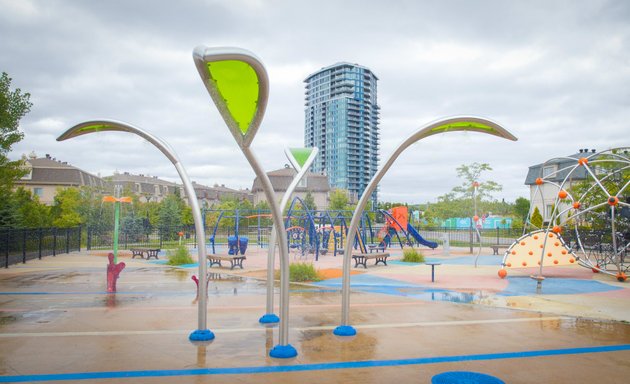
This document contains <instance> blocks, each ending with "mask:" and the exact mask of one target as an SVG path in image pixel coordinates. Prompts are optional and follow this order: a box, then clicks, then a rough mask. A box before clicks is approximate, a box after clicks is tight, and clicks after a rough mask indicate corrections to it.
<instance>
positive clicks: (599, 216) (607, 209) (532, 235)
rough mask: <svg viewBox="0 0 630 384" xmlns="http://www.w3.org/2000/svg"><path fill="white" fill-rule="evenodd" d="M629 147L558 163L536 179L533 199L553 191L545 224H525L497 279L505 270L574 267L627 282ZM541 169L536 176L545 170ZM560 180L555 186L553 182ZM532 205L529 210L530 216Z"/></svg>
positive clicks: (540, 275)
mask: <svg viewBox="0 0 630 384" xmlns="http://www.w3.org/2000/svg"><path fill="white" fill-rule="evenodd" d="M628 150H629V148H615V149H610V150H606V151H602V152H597V153H591V154H587V153H584V157H578V158H574V157H563V158H556V159H551V160H548V161H547V162H545V164H547V163H549V162H551V161H554V160H557V159H562V160H564V161H568V162H569V165H568V166H566V167H563V168H561V169H556V170H555V171H554V172H551V173H549V174H548V175H545V176H543V175H540V176H541V177H539V178H537V179H536V189H535V192H534V196H539V197H540V198H541V200H542V201H544V200H543V199H542V197H543V194H544V193H543V192H545V191H546V192H547V193H549V192H550V191H552V192H553V193H555V198H554V204H553V211H552V212H551V215H550V220H549V222H548V224H547V225H546V226H543V228H537V227H536V226H535V225H533V224H532V223H531V220H529V221H528V223H527V226H526V228H525V231H527V230H529V231H531V232H529V233H525V234H524V235H523V236H522V237H521V238H520V239H518V240H517V241H516V242H514V244H512V245H511V246H510V247H509V248H508V250H507V251H506V252H505V254H504V257H503V261H502V263H501V267H502V268H501V269H500V270H499V276H500V277H502V278H503V277H505V276H507V271H506V268H508V269H509V268H520V267H529V266H538V267H539V274H538V276H535V278H537V279H539V281H542V279H543V278H544V277H543V267H547V266H560V265H570V264H574V263H577V264H579V265H581V266H583V267H585V268H589V269H591V270H592V271H593V272H595V273H600V272H601V273H605V274H608V275H611V276H614V277H616V278H617V280H619V281H625V280H626V279H627V273H628V270H629V269H630V260H629V259H628V256H629V253H630V252H629V251H630V201H629V200H628V193H627V190H628V188H629V187H628V186H629V185H630V156H629V155H628ZM545 164H543V166H542V167H541V172H542V170H543V169H544V168H545ZM558 179H560V182H557V181H554V180H558ZM533 209H534V205H533V204H532V207H531V208H530V212H529V216H528V217H531V216H532V212H533Z"/></svg>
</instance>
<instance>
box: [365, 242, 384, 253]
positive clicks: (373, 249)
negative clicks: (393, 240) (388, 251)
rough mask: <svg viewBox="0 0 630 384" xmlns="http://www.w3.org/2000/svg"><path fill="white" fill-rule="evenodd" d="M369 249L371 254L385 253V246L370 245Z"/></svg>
mask: <svg viewBox="0 0 630 384" xmlns="http://www.w3.org/2000/svg"><path fill="white" fill-rule="evenodd" d="M367 247H368V251H369V252H370V253H372V252H374V251H381V252H385V244H369V245H368V246H367Z"/></svg>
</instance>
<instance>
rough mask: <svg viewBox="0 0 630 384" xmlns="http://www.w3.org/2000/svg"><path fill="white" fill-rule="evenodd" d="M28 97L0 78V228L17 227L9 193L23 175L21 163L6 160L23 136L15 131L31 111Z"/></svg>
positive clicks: (18, 222)
mask: <svg viewBox="0 0 630 384" xmlns="http://www.w3.org/2000/svg"><path fill="white" fill-rule="evenodd" d="M30 97H31V95H30V94H28V93H22V91H21V90H20V89H19V88H17V89H15V90H11V78H10V77H9V75H7V74H6V73H5V72H2V75H1V76H0V228H16V227H19V226H21V216H20V212H19V211H18V208H19V201H16V200H15V199H14V197H15V196H14V194H13V192H12V189H13V184H14V182H15V181H16V180H17V179H19V178H20V177H22V176H24V175H25V174H26V173H27V170H26V169H25V168H24V167H23V164H24V163H23V161H22V160H17V161H10V160H9V158H8V154H9V151H11V147H12V146H13V145H14V144H16V143H18V142H19V141H20V140H22V138H23V137H24V134H23V133H22V132H20V131H19V124H20V120H21V119H22V117H24V115H26V114H27V113H28V112H29V111H30V109H31V106H32V104H31V102H30V101H29V99H30Z"/></svg>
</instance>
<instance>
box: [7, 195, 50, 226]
mask: <svg viewBox="0 0 630 384" xmlns="http://www.w3.org/2000/svg"><path fill="white" fill-rule="evenodd" d="M13 199H14V201H15V203H16V209H17V212H18V215H19V217H20V224H19V227H22V228H43V227H49V226H51V224H52V219H51V217H50V207H48V206H46V205H44V204H42V203H40V202H39V198H38V197H37V196H34V195H33V194H31V192H30V191H27V190H25V189H24V188H21V187H20V188H18V189H17V190H16V191H15V192H14V193H13Z"/></svg>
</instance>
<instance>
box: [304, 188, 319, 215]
mask: <svg viewBox="0 0 630 384" xmlns="http://www.w3.org/2000/svg"><path fill="white" fill-rule="evenodd" d="M304 205H306V208H308V209H310V210H311V211H315V210H317V205H316V204H315V198H314V197H313V195H312V194H311V192H306V195H305V196H304Z"/></svg>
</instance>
